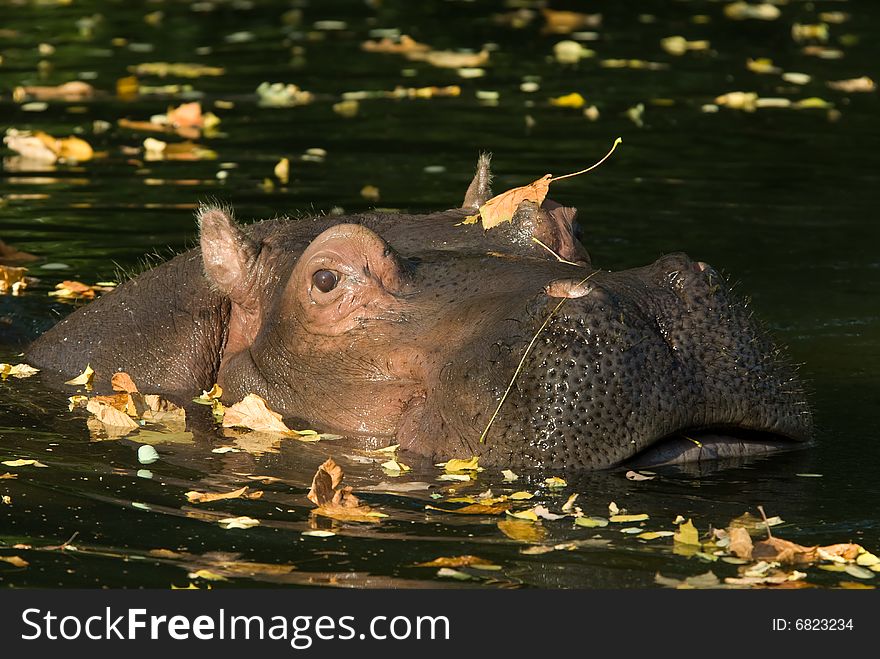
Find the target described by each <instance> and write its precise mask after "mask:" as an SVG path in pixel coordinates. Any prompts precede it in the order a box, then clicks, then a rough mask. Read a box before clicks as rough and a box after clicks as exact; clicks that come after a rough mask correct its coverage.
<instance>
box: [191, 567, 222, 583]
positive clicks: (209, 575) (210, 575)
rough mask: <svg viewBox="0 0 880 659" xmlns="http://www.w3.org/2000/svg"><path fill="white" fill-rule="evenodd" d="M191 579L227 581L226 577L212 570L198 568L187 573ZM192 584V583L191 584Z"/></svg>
mask: <svg viewBox="0 0 880 659" xmlns="http://www.w3.org/2000/svg"><path fill="white" fill-rule="evenodd" d="M187 576H188V577H189V578H190V579H204V580H205V581H226V577H224V576H223V575H222V574H217V573H216V572H211V571H210V570H196V571H195V572H190V573H189V574H188V575H187ZM190 585H192V584H190Z"/></svg>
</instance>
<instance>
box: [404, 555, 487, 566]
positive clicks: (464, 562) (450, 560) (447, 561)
mask: <svg viewBox="0 0 880 659" xmlns="http://www.w3.org/2000/svg"><path fill="white" fill-rule="evenodd" d="M480 565H492V562H491V561H487V560H486V559H485V558H480V557H479V556H471V555H466V556H441V557H440V558H435V559H434V560H433V561H427V562H426V563H416V565H415V566H416V567H470V566H480Z"/></svg>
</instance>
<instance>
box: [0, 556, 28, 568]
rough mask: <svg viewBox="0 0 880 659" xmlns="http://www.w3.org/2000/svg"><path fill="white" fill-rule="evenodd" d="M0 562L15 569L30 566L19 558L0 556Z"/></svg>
mask: <svg viewBox="0 0 880 659" xmlns="http://www.w3.org/2000/svg"><path fill="white" fill-rule="evenodd" d="M0 561H3V562H4V563H9V564H10V565H14V566H15V567H27V566H28V565H30V563H28V562H27V561H26V560H24V559H23V558H22V557H21V556H0Z"/></svg>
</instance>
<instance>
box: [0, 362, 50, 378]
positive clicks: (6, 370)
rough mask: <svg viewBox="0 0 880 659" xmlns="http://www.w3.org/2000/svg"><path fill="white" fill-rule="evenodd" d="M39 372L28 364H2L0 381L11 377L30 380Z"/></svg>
mask: <svg viewBox="0 0 880 659" xmlns="http://www.w3.org/2000/svg"><path fill="white" fill-rule="evenodd" d="M39 372H40V369H38V368H34V367H33V366H29V365H27V364H15V365H12V364H0V379H2V380H5V379H6V378H9V377H12V378H18V379H21V378H29V377H31V376H32V375H35V374H36V373H39Z"/></svg>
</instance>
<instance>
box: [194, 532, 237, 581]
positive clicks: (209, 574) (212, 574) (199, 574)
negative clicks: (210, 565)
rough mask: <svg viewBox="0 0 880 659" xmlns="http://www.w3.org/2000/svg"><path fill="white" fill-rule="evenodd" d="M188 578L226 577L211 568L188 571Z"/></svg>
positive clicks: (224, 579)
mask: <svg viewBox="0 0 880 659" xmlns="http://www.w3.org/2000/svg"><path fill="white" fill-rule="evenodd" d="M226 528H247V527H237V526H236V527H232V526H227V527H226ZM187 576H188V577H189V578H190V579H204V580H205V581H226V580H227V579H226V577H224V576H223V575H222V574H217V573H216V572H211V570H205V569H202V570H196V571H195V572H190V573H189V574H188V575H187Z"/></svg>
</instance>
